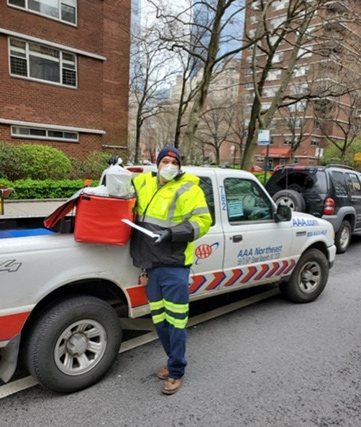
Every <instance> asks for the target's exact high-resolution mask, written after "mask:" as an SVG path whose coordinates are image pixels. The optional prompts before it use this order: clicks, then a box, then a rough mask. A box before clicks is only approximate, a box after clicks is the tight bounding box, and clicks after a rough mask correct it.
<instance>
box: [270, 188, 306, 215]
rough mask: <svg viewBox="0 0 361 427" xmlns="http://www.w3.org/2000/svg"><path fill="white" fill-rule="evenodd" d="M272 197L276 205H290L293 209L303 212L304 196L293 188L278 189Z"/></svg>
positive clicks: (304, 206)
mask: <svg viewBox="0 0 361 427" xmlns="http://www.w3.org/2000/svg"><path fill="white" fill-rule="evenodd" d="M272 198H273V200H274V201H275V203H276V205H277V206H278V205H285V206H288V207H290V208H291V209H292V210H293V211H298V212H303V211H304V210H305V208H306V203H305V200H304V198H303V197H302V195H301V194H300V193H298V192H297V191H294V190H281V191H278V192H277V193H276V194H275V195H274V196H273V197H272Z"/></svg>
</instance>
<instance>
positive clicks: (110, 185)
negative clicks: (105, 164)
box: [106, 165, 133, 197]
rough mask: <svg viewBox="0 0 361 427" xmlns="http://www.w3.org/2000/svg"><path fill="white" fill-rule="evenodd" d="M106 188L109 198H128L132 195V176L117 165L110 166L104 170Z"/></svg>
mask: <svg viewBox="0 0 361 427" xmlns="http://www.w3.org/2000/svg"><path fill="white" fill-rule="evenodd" d="M106 187H107V190H108V193H109V196H111V197H130V196H132V195H133V189H132V174H131V172H129V171H128V170H127V169H124V168H122V167H120V166H119V165H111V166H109V168H108V169H107V170H106Z"/></svg>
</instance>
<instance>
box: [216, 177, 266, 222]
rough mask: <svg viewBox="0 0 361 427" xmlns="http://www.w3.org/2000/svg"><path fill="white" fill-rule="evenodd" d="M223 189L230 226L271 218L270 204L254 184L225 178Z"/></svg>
mask: <svg viewBox="0 0 361 427" xmlns="http://www.w3.org/2000/svg"><path fill="white" fill-rule="evenodd" d="M224 189H225V193H226V203H227V213H228V221H229V223H230V224H234V223H238V222H240V221H257V220H267V219H271V218H272V204H271V202H270V200H269V199H268V198H267V196H266V195H265V193H264V192H263V191H262V189H261V188H260V187H259V186H258V185H257V183H256V182H254V181H249V180H246V179H239V178H226V179H225V181H224Z"/></svg>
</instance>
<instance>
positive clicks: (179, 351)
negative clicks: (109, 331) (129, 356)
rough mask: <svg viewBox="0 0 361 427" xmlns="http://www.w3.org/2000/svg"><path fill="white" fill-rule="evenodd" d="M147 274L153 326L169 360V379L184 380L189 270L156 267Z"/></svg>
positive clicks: (185, 268) (184, 268)
mask: <svg viewBox="0 0 361 427" xmlns="http://www.w3.org/2000/svg"><path fill="white" fill-rule="evenodd" d="M147 273H148V277H149V281H148V284H147V287H146V292H147V297H148V301H149V306H150V310H151V314H152V320H153V323H154V325H155V328H156V331H157V333H158V336H159V339H160V342H161V343H162V345H163V348H164V351H165V352H166V354H167V356H168V371H169V377H170V378H181V377H182V376H183V375H184V370H185V367H186V365H187V360H186V357H185V352H186V341H187V322H188V312H189V290H188V285H189V268H187V267H155V268H151V269H149V270H148V271H147Z"/></svg>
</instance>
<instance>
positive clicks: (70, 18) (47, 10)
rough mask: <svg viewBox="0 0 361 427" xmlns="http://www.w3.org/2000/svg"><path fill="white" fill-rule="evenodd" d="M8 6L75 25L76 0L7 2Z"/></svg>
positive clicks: (20, 0)
mask: <svg viewBox="0 0 361 427" xmlns="http://www.w3.org/2000/svg"><path fill="white" fill-rule="evenodd" d="M8 4H9V6H15V7H20V8H22V9H26V10H28V11H30V12H35V13H39V14H40V15H45V16H48V17H50V18H53V19H57V20H59V21H63V22H66V23H69V24H76V9H77V0H8Z"/></svg>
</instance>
